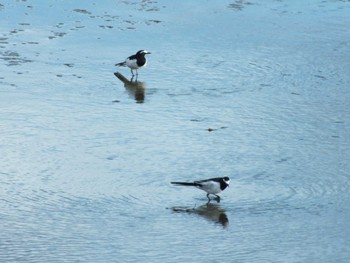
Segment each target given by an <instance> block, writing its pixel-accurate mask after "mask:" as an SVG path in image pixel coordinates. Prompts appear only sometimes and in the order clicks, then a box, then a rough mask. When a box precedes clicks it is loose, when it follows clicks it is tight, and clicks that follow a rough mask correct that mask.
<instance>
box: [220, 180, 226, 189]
mask: <svg viewBox="0 0 350 263" xmlns="http://www.w3.org/2000/svg"><path fill="white" fill-rule="evenodd" d="M226 188H227V183H225V182H224V181H223V180H222V181H220V189H221V191H224V190H225V189H226Z"/></svg>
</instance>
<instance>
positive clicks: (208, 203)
mask: <svg viewBox="0 0 350 263" xmlns="http://www.w3.org/2000/svg"><path fill="white" fill-rule="evenodd" d="M207 198H208V203H207V204H209V203H210V201H211V199H210V197H209V193H208V194H207Z"/></svg>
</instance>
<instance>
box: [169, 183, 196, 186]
mask: <svg viewBox="0 0 350 263" xmlns="http://www.w3.org/2000/svg"><path fill="white" fill-rule="evenodd" d="M171 184H176V185H187V186H199V184H197V183H187V182H171Z"/></svg>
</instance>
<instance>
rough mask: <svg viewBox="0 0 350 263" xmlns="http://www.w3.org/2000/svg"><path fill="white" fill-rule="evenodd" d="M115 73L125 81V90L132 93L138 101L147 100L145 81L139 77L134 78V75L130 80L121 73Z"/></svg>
mask: <svg viewBox="0 0 350 263" xmlns="http://www.w3.org/2000/svg"><path fill="white" fill-rule="evenodd" d="M114 75H115V76H116V77H117V78H118V79H119V80H120V81H121V82H123V83H124V87H125V90H126V91H127V92H128V93H129V94H130V95H132V96H133V97H134V98H135V100H136V102H137V103H143V102H144V100H145V83H144V82H141V81H138V80H137V78H136V79H135V80H134V78H133V77H132V78H131V79H130V80H128V79H127V78H126V77H124V76H123V75H122V74H121V73H119V72H115V73H114Z"/></svg>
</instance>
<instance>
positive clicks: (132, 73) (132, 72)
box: [130, 69, 134, 77]
mask: <svg viewBox="0 0 350 263" xmlns="http://www.w3.org/2000/svg"><path fill="white" fill-rule="evenodd" d="M130 70H131V75H132V76H133V77H134V71H133V70H132V69H130Z"/></svg>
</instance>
